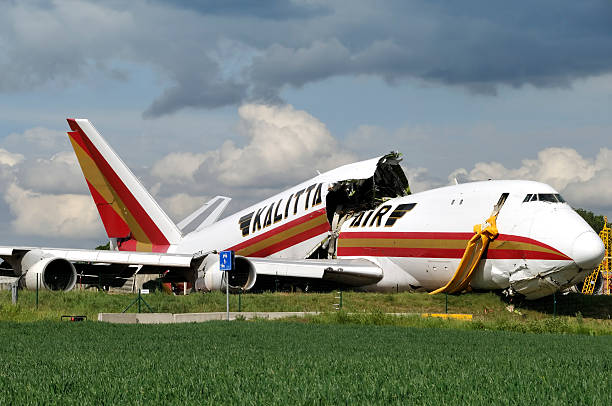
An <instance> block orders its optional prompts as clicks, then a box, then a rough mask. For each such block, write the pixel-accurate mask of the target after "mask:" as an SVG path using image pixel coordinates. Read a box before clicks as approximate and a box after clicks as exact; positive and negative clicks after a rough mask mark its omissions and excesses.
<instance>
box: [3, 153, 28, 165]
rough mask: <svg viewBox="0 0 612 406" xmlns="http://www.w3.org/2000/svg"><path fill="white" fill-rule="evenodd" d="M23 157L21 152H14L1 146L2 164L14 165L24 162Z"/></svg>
mask: <svg viewBox="0 0 612 406" xmlns="http://www.w3.org/2000/svg"><path fill="white" fill-rule="evenodd" d="M23 158H24V157H23V155H21V154H14V153H12V152H9V151H7V150H5V149H4V148H0V165H3V166H9V167H13V166H15V165H17V164H18V163H20V162H22V161H23Z"/></svg>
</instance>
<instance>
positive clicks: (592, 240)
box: [572, 231, 605, 269]
mask: <svg viewBox="0 0 612 406" xmlns="http://www.w3.org/2000/svg"><path fill="white" fill-rule="evenodd" d="M604 253H605V248H604V245H603V242H602V241H601V238H599V236H598V235H597V234H595V233H594V232H592V231H586V232H584V233H582V234H580V235H579V236H578V238H576V240H575V241H574V245H573V246H572V259H573V260H574V262H575V263H576V264H577V265H578V266H579V267H580V268H581V269H594V268H595V267H596V266H598V265H599V264H600V263H601V261H602V260H603V257H604Z"/></svg>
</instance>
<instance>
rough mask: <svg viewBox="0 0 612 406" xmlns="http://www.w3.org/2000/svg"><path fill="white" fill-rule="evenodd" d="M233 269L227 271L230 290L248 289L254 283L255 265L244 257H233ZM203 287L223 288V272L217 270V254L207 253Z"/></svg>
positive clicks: (207, 288)
mask: <svg viewBox="0 0 612 406" xmlns="http://www.w3.org/2000/svg"><path fill="white" fill-rule="evenodd" d="M234 266H235V267H234V270H232V271H230V272H229V288H230V290H234V291H236V290H249V289H251V288H252V287H253V285H255V280H256V279H257V272H255V265H253V263H252V262H251V261H249V260H248V259H246V258H245V257H239V256H236V257H235V258H234ZM205 271H206V273H205V274H204V287H205V289H206V290H209V291H213V290H225V275H224V274H225V272H221V271H220V270H219V256H218V255H209V256H208V258H206V267H205Z"/></svg>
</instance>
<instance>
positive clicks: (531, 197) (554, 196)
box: [523, 193, 565, 203]
mask: <svg viewBox="0 0 612 406" xmlns="http://www.w3.org/2000/svg"><path fill="white" fill-rule="evenodd" d="M538 200H539V201H541V202H548V203H565V199H564V198H563V197H562V196H561V195H560V194H559V193H539V194H538V193H533V194H532V193H529V194H528V195H527V196H525V199H524V200H523V203H525V202H536V201H538Z"/></svg>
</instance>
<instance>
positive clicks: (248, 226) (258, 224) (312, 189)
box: [238, 183, 386, 237]
mask: <svg viewBox="0 0 612 406" xmlns="http://www.w3.org/2000/svg"><path fill="white" fill-rule="evenodd" d="M322 191H323V184H322V183H315V184H312V185H310V186H308V187H307V188H304V189H301V190H298V191H297V192H294V193H291V194H290V195H288V196H283V197H282V198H280V199H279V200H278V201H276V202H274V203H272V204H270V205H269V206H263V207H259V208H258V209H257V210H255V211H252V212H251V213H248V214H245V215H244V216H242V217H240V219H239V220H238V224H239V226H240V231H241V232H242V236H243V237H246V236H248V235H249V234H250V233H255V232H257V231H259V230H262V229H265V228H267V227H270V226H271V225H273V224H277V223H279V222H282V221H283V220H286V219H288V218H291V217H295V216H297V214H298V211H299V210H300V208H301V207H304V210H306V211H308V210H309V209H312V208H315V207H316V206H318V205H320V204H322V203H323V196H322V195H323V192H322ZM301 205H303V206H301ZM385 213H386V212H385ZM385 213H382V214H381V216H382V215H383V214H385Z"/></svg>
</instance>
